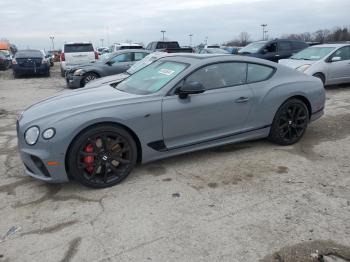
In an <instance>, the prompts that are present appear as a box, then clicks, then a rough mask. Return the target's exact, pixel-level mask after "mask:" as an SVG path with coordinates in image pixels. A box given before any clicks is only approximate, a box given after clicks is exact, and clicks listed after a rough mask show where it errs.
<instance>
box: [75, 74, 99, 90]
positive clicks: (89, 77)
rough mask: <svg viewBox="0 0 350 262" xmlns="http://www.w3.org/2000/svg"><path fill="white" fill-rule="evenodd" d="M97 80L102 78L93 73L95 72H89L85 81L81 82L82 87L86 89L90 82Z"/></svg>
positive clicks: (85, 76) (84, 78)
mask: <svg viewBox="0 0 350 262" xmlns="http://www.w3.org/2000/svg"><path fill="white" fill-rule="evenodd" d="M97 78H100V76H99V75H98V74H96V73H93V72H87V73H86V74H85V75H84V77H83V79H82V80H81V85H80V86H81V87H84V86H85V85H86V84H87V83H89V82H90V81H92V80H95V79H97Z"/></svg>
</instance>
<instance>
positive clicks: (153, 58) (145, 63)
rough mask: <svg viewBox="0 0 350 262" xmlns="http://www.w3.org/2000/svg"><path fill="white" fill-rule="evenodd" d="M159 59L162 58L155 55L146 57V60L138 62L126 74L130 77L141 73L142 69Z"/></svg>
mask: <svg viewBox="0 0 350 262" xmlns="http://www.w3.org/2000/svg"><path fill="white" fill-rule="evenodd" d="M159 58H160V57H159V56H155V55H154V54H150V55H148V56H146V57H145V58H144V59H142V60H140V61H138V62H136V63H135V64H134V65H133V66H132V67H130V68H129V69H128V70H127V71H126V72H127V73H128V74H129V75H132V74H135V73H136V72H137V71H139V70H141V69H142V68H144V67H146V66H148V65H149V64H152V63H153V62H154V61H156V60H158V59H159Z"/></svg>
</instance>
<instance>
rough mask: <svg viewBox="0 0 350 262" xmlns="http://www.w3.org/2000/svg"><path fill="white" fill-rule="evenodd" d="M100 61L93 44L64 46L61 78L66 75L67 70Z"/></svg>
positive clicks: (68, 44) (61, 58) (61, 59)
mask: <svg viewBox="0 0 350 262" xmlns="http://www.w3.org/2000/svg"><path fill="white" fill-rule="evenodd" d="M97 59H98V53H97V52H95V50H94V47H93V46H92V44H91V43H67V44H64V47H63V49H62V53H61V56H60V61H61V76H64V75H65V72H66V70H67V69H69V68H70V67H72V66H75V65H78V64H83V63H89V62H92V61H95V60H97Z"/></svg>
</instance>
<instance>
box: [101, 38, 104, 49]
mask: <svg viewBox="0 0 350 262" xmlns="http://www.w3.org/2000/svg"><path fill="white" fill-rule="evenodd" d="M100 41H101V47H103V41H104V39H103V38H101V39H100Z"/></svg>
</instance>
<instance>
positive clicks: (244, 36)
mask: <svg viewBox="0 0 350 262" xmlns="http://www.w3.org/2000/svg"><path fill="white" fill-rule="evenodd" d="M249 40H250V35H249V34H248V33H247V32H241V33H240V34H239V41H240V42H241V45H242V46H245V45H247V44H248V43H249Z"/></svg>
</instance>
